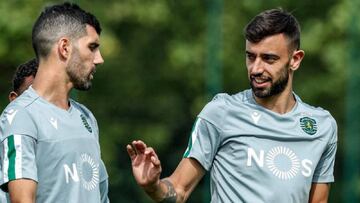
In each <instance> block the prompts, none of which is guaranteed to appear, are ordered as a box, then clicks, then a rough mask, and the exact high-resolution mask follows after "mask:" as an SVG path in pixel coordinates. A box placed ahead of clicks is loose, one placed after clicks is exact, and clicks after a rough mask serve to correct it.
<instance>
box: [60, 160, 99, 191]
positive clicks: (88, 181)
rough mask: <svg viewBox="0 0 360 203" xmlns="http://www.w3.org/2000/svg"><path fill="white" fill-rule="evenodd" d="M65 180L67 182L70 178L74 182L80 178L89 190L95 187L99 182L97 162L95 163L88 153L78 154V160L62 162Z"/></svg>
mask: <svg viewBox="0 0 360 203" xmlns="http://www.w3.org/2000/svg"><path fill="white" fill-rule="evenodd" d="M64 172H65V180H66V183H67V184H69V182H70V178H71V179H72V180H73V181H74V182H79V181H80V180H81V182H82V185H83V187H84V188H85V189H86V190H88V191H90V190H93V189H95V188H96V186H97V185H98V184H99V164H97V163H95V161H94V160H93V158H92V157H91V156H90V155H88V154H82V155H81V156H80V162H79V163H77V164H75V163H73V164H72V168H70V167H69V165H67V164H64Z"/></svg>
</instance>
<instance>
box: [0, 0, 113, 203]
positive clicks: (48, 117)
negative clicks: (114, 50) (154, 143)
mask: <svg viewBox="0 0 360 203" xmlns="http://www.w3.org/2000/svg"><path fill="white" fill-rule="evenodd" d="M100 32H101V28H100V24H99V22H98V21H97V19H96V17H95V16H93V15H92V14H90V13H88V12H86V11H84V10H82V9H81V8H80V7H79V6H77V5H76V4H70V3H64V4H61V5H54V6H51V7H47V8H45V10H44V11H43V12H42V13H41V15H40V16H39V18H38V19H37V21H36V22H35V25H34V27H33V33H32V40H33V47H34V50H35V53H36V56H37V59H38V61H39V67H38V72H37V74H36V77H35V79H34V81H33V85H32V86H30V87H29V88H28V90H26V91H25V92H24V93H23V94H22V95H21V96H19V97H18V98H17V99H16V100H14V101H13V102H12V103H10V104H9V105H8V106H7V107H6V109H5V110H4V112H3V113H2V115H1V118H0V138H1V139H0V141H1V145H0V147H1V151H2V152H4V153H1V154H0V156H1V165H2V167H1V168H2V172H3V177H1V178H0V184H1V188H2V189H3V190H5V191H9V195H10V200H11V202H40V203H41V202H90V203H91V202H94V203H99V202H108V198H107V188H108V184H107V179H108V177H107V173H106V169H105V166H104V164H103V162H102V160H101V157H100V146H99V141H98V126H97V122H96V119H95V117H94V116H93V114H92V113H91V112H90V111H89V110H88V109H87V108H86V107H85V106H83V105H81V104H79V103H78V102H76V101H74V100H72V99H70V98H69V93H70V90H71V89H72V88H75V89H78V90H88V89H89V88H90V87H91V80H92V79H93V74H94V73H95V68H96V66H97V65H98V64H101V63H103V58H102V56H101V54H100V50H99V46H100V42H99V35H100Z"/></svg>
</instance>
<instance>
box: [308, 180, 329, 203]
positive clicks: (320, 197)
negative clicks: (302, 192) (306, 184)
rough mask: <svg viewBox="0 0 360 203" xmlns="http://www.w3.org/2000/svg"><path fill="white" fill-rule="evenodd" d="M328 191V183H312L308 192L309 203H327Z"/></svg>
mask: <svg viewBox="0 0 360 203" xmlns="http://www.w3.org/2000/svg"><path fill="white" fill-rule="evenodd" d="M329 191H330V184H328V183H313V184H312V185H311V190H310V198H309V203H327V202H328V196H329Z"/></svg>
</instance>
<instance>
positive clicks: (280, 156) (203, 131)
mask: <svg viewBox="0 0 360 203" xmlns="http://www.w3.org/2000/svg"><path fill="white" fill-rule="evenodd" d="M245 38H246V66H247V70H248V77H249V80H250V86H251V89H249V90H245V91H242V92H240V93H238V94H235V95H228V94H218V95H216V96H215V98H214V99H213V100H212V101H211V102H210V103H208V104H207V105H206V106H205V107H204V109H203V110H202V111H201V112H200V114H199V115H198V117H197V119H196V121H195V124H194V127H193V130H192V133H191V137H190V139H189V144H188V147H187V149H186V151H185V153H184V157H183V159H182V160H181V162H180V164H179V165H178V167H177V168H176V170H175V171H174V172H173V174H172V175H171V176H169V177H167V178H164V179H160V175H161V170H162V169H161V164H160V160H159V159H158V157H157V155H156V153H155V151H154V150H153V149H152V148H151V147H148V146H147V145H146V144H145V143H144V142H142V141H133V142H132V143H131V144H129V145H128V146H127V151H128V154H129V156H130V158H131V162H132V170H133V174H134V177H135V180H136V181H137V183H138V184H139V185H140V186H141V187H142V188H143V189H144V190H145V192H146V193H147V194H148V195H149V196H150V197H151V198H152V199H153V200H154V201H157V202H185V201H186V200H187V199H188V197H189V195H190V193H191V192H192V191H193V189H194V188H195V186H196V185H197V183H198V182H199V181H200V179H201V178H202V177H203V175H204V173H205V171H209V172H210V177H211V182H210V184H211V202H213V203H217V202H236V203H240V202H256V203H261V202H274V203H275V202H276V203H289V202H292V203H303V202H312V203H315V202H327V199H328V194H329V187H330V186H329V183H330V182H333V181H334V177H333V168H334V159H335V153H336V147H337V125H336V122H335V120H334V119H333V117H332V116H331V115H330V113H329V112H328V111H325V110H323V109H321V108H315V107H312V106H310V105H307V104H305V103H304V102H302V101H301V99H300V98H299V96H297V95H296V94H295V93H294V92H293V88H292V82H293V75H294V72H295V71H296V70H297V69H298V68H299V66H300V63H301V61H302V59H303V57H304V51H303V50H301V49H300V26H299V24H298V22H297V20H296V19H295V17H294V16H293V15H292V14H290V13H287V12H285V11H283V10H282V9H272V10H267V11H264V12H262V13H260V14H259V15H257V16H256V17H255V18H253V19H252V20H251V21H250V23H249V24H248V25H247V26H246V28H245Z"/></svg>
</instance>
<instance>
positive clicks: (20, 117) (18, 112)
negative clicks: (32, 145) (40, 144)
mask: <svg viewBox="0 0 360 203" xmlns="http://www.w3.org/2000/svg"><path fill="white" fill-rule="evenodd" d="M15 134H17V135H27V136H30V137H32V138H34V139H37V128H36V125H35V123H34V121H33V119H32V117H31V116H30V115H29V113H28V112H27V110H26V109H24V108H16V107H14V108H11V107H10V108H6V109H5V111H4V112H3V114H2V115H1V123H0V136H1V139H0V141H1V142H2V141H3V140H4V139H5V138H7V137H8V136H11V135H15Z"/></svg>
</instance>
